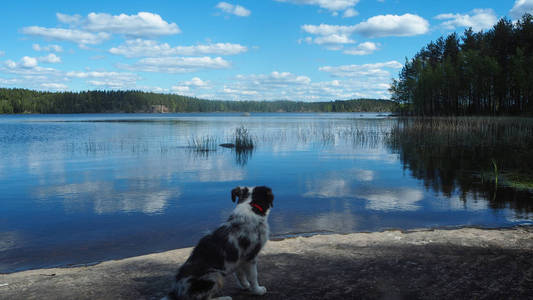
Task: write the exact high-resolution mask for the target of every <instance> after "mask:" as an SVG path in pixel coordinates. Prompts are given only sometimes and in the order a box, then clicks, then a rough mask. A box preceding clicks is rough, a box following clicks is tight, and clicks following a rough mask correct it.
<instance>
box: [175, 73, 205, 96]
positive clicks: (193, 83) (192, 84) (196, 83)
mask: <svg viewBox="0 0 533 300" xmlns="http://www.w3.org/2000/svg"><path fill="white" fill-rule="evenodd" d="M208 87H209V82H208V81H204V80H202V79H200V78H199V77H193V78H192V79H191V80H188V81H183V82H180V83H179V85H173V86H172V87H171V90H172V91H173V92H175V93H181V94H187V95H192V94H190V92H191V89H192V88H200V89H205V88H208Z"/></svg>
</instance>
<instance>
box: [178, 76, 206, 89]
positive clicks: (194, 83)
mask: <svg viewBox="0 0 533 300" xmlns="http://www.w3.org/2000/svg"><path fill="white" fill-rule="evenodd" d="M183 84H184V85H186V86H194V87H206V86H208V85H209V82H207V81H203V80H202V79H200V78H198V77H193V78H192V79H191V80H189V81H185V82H183Z"/></svg>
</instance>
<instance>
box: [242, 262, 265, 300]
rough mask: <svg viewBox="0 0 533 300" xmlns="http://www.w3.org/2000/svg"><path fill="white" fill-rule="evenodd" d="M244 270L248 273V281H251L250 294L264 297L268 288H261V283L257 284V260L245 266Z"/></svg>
mask: <svg viewBox="0 0 533 300" xmlns="http://www.w3.org/2000/svg"><path fill="white" fill-rule="evenodd" d="M244 269H245V272H246V277H248V280H249V281H250V284H251V285H250V292H252V293H253V294H255V295H259V296H261V295H264V294H265V293H266V291H267V290H266V288H265V287H264V286H259V283H257V262H256V260H255V259H254V260H252V261H249V262H247V263H246V264H245V265H244Z"/></svg>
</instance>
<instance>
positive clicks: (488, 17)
mask: <svg viewBox="0 0 533 300" xmlns="http://www.w3.org/2000/svg"><path fill="white" fill-rule="evenodd" d="M435 19H437V20H447V21H445V22H442V23H441V26H442V27H444V28H446V29H449V30H454V29H455V28H457V27H467V28H468V27H472V30H474V31H480V30H483V29H489V28H491V27H492V26H493V25H494V24H496V22H497V21H498V18H497V17H496V14H495V13H494V10H492V9H490V8H489V9H474V10H473V11H472V14H470V15H468V14H465V15H462V14H440V15H438V16H436V17H435Z"/></svg>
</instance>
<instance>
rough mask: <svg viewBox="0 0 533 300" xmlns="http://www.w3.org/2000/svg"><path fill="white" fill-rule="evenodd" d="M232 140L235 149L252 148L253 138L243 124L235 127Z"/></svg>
mask: <svg viewBox="0 0 533 300" xmlns="http://www.w3.org/2000/svg"><path fill="white" fill-rule="evenodd" d="M233 141H234V145H235V150H236V151H242V150H251V149H253V148H254V144H255V143H254V139H253V137H252V136H251V135H250V133H249V132H248V129H247V128H246V127H244V126H240V127H237V128H235V133H234V135H233Z"/></svg>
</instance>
